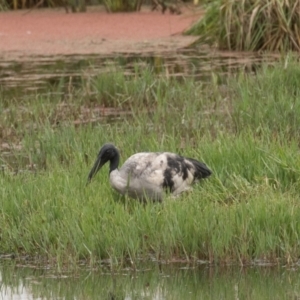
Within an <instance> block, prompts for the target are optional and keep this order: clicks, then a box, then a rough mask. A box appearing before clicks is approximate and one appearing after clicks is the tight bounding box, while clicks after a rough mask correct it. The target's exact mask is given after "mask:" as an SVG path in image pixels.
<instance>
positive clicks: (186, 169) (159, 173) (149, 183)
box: [88, 144, 211, 201]
mask: <svg viewBox="0 0 300 300" xmlns="http://www.w3.org/2000/svg"><path fill="white" fill-rule="evenodd" d="M119 160H120V155H119V151H118V150H117V148H116V147H115V146H114V145H112V144H105V145H104V146H103V147H102V148H101V149H100V152H99V154H98V157H97V160H96V162H95V164H94V166H93V168H92V169H91V171H90V173H89V176H88V181H90V180H91V179H92V177H93V176H94V175H95V174H96V173H97V172H98V171H99V170H100V169H101V167H102V166H103V165H104V164H105V163H106V162H107V161H109V162H110V170H109V174H110V183H111V185H112V187H113V188H114V189H115V190H116V191H118V192H119V193H120V194H122V195H125V194H127V195H129V196H130V197H132V198H137V199H140V200H146V199H149V200H154V201H155V200H156V201H161V200H162V199H163V196H164V194H165V193H166V192H170V193H171V194H172V195H174V196H177V195H179V194H180V193H182V192H184V191H186V190H188V189H190V186H191V185H192V184H193V183H194V182H195V181H197V180H199V179H202V178H206V177H208V176H210V175H211V171H210V170H209V169H208V168H207V166H206V165H205V164H204V163H201V162H199V161H197V160H194V159H192V158H186V157H183V156H180V155H177V154H174V153H170V152H141V153H136V154H134V155H132V156H130V157H129V158H128V159H127V160H126V161H125V163H124V164H123V166H122V167H121V168H120V169H119V170H118V165H119Z"/></svg>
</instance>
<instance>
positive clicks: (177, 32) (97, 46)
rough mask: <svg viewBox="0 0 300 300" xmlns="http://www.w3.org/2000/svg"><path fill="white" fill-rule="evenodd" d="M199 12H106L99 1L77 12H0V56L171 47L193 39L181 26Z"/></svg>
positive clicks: (185, 43)
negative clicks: (82, 11)
mask: <svg viewBox="0 0 300 300" xmlns="http://www.w3.org/2000/svg"><path fill="white" fill-rule="evenodd" d="M199 16H200V14H199V12H197V11H195V9H184V11H183V14H181V15H172V14H169V13H165V14H162V13H161V12H158V11H154V12H152V11H151V10H150V8H148V7H144V8H143V9H142V11H141V12H134V13H114V14H108V13H107V12H106V11H105V10H104V9H103V7H101V6H96V7H89V9H88V11H87V12H86V13H76V14H73V13H69V14H67V13H66V12H65V10H64V9H36V10H32V11H30V12H29V13H27V11H9V12H2V13H0V40H1V43H0V59H2V60H14V59H22V58H23V59H24V58H29V57H33V56H52V55H72V54H113V53H144V52H166V51H174V50H176V49H179V48H182V47H184V46H187V45H188V44H190V43H191V42H192V41H194V40H195V37H190V36H183V35H182V32H183V31H184V30H185V29H186V28H188V27H189V26H190V25H191V24H192V23H193V22H194V21H196V20H197V19H198V18H199Z"/></svg>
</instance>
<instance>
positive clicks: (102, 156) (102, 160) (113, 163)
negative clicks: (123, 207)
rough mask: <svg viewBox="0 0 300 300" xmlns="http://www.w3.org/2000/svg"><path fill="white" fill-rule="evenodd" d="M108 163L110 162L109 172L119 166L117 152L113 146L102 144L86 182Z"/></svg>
mask: <svg viewBox="0 0 300 300" xmlns="http://www.w3.org/2000/svg"><path fill="white" fill-rule="evenodd" d="M108 161H110V170H109V172H111V171H113V170H115V169H116V168H117V167H118V165H119V151H118V149H117V148H116V147H115V146H114V145H113V144H104V145H103V146H102V148H101V149H100V151H99V153H98V156H97V159H96V161H95V163H94V166H93V167H92V169H91V171H90V173H89V176H88V182H90V181H91V179H92V178H93V177H94V176H95V175H96V174H97V172H98V171H99V170H100V169H101V168H102V166H103V165H104V164H106V163H107V162H108Z"/></svg>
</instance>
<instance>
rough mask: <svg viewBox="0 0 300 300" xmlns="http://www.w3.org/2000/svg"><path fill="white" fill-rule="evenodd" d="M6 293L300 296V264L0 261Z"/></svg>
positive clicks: (20, 295)
mask: <svg viewBox="0 0 300 300" xmlns="http://www.w3.org/2000/svg"><path fill="white" fill-rule="evenodd" d="M0 282H1V285H0V287H1V292H0V297H1V299H5V300H9V299H126V300H131V299H175V300H176V299H178V300H179V299H299V297H300V276H299V270H298V269H295V268H287V267H258V266H252V267H246V268H239V267H226V268H225V267H210V266H208V265H198V266H194V267H191V266H189V265H182V264H181V265H178V264H175V265H159V264H153V263H152V264H149V265H143V264H142V265H141V266H140V268H139V269H138V270H132V269H129V268H125V269H121V270H118V271H115V272H111V271H109V270H102V269H101V268H99V270H93V271H90V270H81V271H78V272H70V273H68V272H65V273H63V274H58V273H56V272H55V271H53V270H51V269H47V268H45V269H38V268H36V267H35V266H30V265H28V266H25V265H24V266H20V265H19V266H18V264H12V263H8V264H7V263H3V262H2V263H0Z"/></svg>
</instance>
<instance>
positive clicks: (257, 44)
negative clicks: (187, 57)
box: [187, 0, 300, 52]
mask: <svg viewBox="0 0 300 300" xmlns="http://www.w3.org/2000/svg"><path fill="white" fill-rule="evenodd" d="M299 5H300V1H299V0H290V1H281V0H261V1H256V0H244V1H240V0H213V1H210V3H207V4H206V5H205V15H204V17H203V18H201V19H200V20H199V21H198V22H197V23H196V24H194V25H193V26H192V27H191V28H190V29H189V30H187V34H194V35H200V38H199V39H198V42H200V43H201V42H206V43H209V44H211V45H214V46H217V47H218V48H220V49H223V50H224V49H226V50H238V51H242V50H246V51H260V50H264V51H282V52H286V51H291V50H295V51H299V48H300V43H299V30H298V28H299V9H298V8H299Z"/></svg>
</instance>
